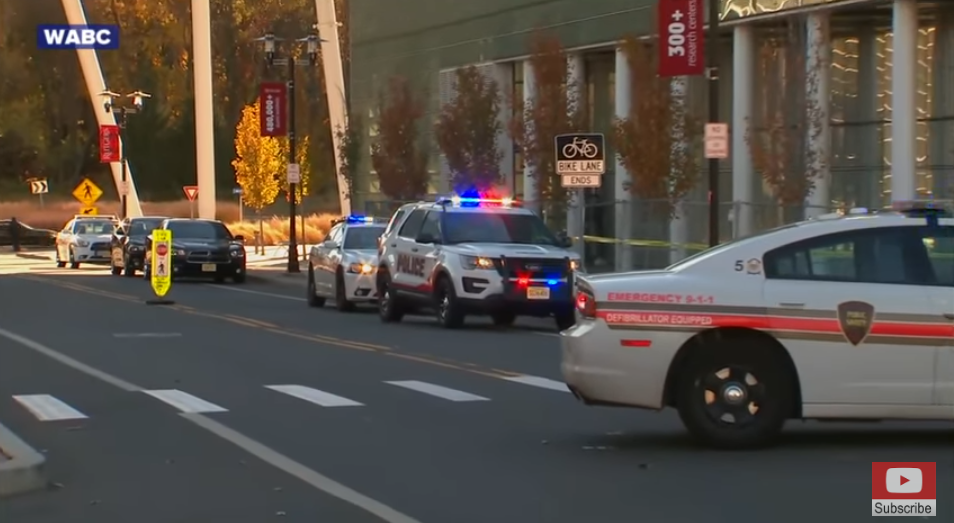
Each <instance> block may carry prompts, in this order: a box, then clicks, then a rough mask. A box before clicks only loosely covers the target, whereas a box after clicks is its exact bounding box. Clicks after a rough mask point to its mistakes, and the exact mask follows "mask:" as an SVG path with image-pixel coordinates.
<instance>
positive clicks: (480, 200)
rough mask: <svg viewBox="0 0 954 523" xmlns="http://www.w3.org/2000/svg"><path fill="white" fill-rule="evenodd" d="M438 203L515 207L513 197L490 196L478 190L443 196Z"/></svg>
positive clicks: (458, 205)
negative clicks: (448, 196) (447, 196)
mask: <svg viewBox="0 0 954 523" xmlns="http://www.w3.org/2000/svg"><path fill="white" fill-rule="evenodd" d="M437 203H440V204H443V205H446V204H448V203H449V204H451V205H453V206H454V207H513V205H514V203H515V202H514V201H513V198H488V197H486V196H483V195H481V194H480V193H477V192H465V193H463V194H461V195H455V196H451V197H450V198H441V199H439V200H438V201H437Z"/></svg>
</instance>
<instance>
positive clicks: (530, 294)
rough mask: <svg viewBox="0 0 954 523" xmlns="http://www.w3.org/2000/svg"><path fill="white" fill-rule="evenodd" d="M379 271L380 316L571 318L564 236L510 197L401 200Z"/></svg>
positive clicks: (569, 321)
mask: <svg viewBox="0 0 954 523" xmlns="http://www.w3.org/2000/svg"><path fill="white" fill-rule="evenodd" d="M381 242H382V243H381V248H380V249H379V258H380V262H379V267H378V273H377V288H378V293H379V295H380V299H379V300H378V304H379V311H380V315H381V319H382V320H383V321H384V322H396V321H400V320H401V318H402V317H403V316H404V314H405V313H407V312H409V311H413V310H414V309H418V308H423V309H434V310H435V311H436V315H437V319H438V321H439V322H440V323H441V325H443V326H444V327H447V328H456V327H460V326H461V325H462V324H463V323H464V318H465V316H466V315H468V314H482V315H483V314H487V315H490V317H491V318H492V319H493V321H494V323H495V324H497V325H509V324H511V323H513V321H514V319H515V318H516V317H517V316H518V315H529V316H539V317H547V316H552V317H554V318H555V319H556V323H557V326H558V327H559V328H560V329H566V328H568V327H570V326H571V325H573V323H574V321H575V317H574V308H573V303H574V302H573V282H574V279H573V278H574V270H575V269H576V268H577V265H578V263H579V262H578V258H577V255H576V254H574V253H572V252H570V251H569V250H567V248H568V247H569V241H568V240H566V239H565V238H563V239H559V238H557V236H556V235H554V234H553V233H552V232H551V231H550V230H549V229H548V228H547V226H546V225H545V224H544V223H543V220H541V219H540V218H539V217H538V216H537V215H536V214H534V213H532V212H531V211H529V210H527V209H524V208H521V207H519V205H517V204H515V202H513V200H511V199H508V198H500V199H495V198H479V197H474V198H470V197H452V198H442V199H440V200H438V201H436V202H421V203H416V204H409V205H405V206H404V207H402V208H401V209H399V210H398V212H397V213H395V215H394V217H393V218H392V220H391V223H390V224H389V225H388V232H387V234H385V236H384V237H383V238H382V240H381Z"/></svg>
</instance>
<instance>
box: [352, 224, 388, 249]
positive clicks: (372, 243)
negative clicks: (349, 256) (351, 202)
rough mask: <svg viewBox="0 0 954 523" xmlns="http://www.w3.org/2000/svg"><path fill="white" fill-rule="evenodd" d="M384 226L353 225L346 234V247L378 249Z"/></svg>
mask: <svg viewBox="0 0 954 523" xmlns="http://www.w3.org/2000/svg"><path fill="white" fill-rule="evenodd" d="M382 234H384V227H351V228H349V229H348V234H347V235H346V236H345V240H344V248H345V249H377V248H378V238H380V237H381V235H382Z"/></svg>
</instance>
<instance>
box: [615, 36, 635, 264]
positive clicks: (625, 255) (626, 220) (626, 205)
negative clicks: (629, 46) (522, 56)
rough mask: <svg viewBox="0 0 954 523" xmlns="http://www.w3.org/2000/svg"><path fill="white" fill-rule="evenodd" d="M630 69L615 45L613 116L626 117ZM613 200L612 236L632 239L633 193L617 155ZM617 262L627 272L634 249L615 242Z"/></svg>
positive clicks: (624, 54) (627, 113)
mask: <svg viewBox="0 0 954 523" xmlns="http://www.w3.org/2000/svg"><path fill="white" fill-rule="evenodd" d="M629 75H630V71H629V61H627V59H626V52H625V51H624V50H623V49H622V48H620V47H617V48H616V72H615V74H614V78H615V85H614V96H613V100H614V105H615V107H614V108H613V114H614V116H616V118H626V117H628V116H629V108H630V104H631V103H632V100H630V99H629V93H630V77H629ZM613 199H614V200H615V202H616V205H615V207H616V215H615V218H614V220H615V223H614V227H613V231H614V234H613V235H614V236H615V237H616V239H617V240H621V241H625V240H629V239H631V236H632V230H633V220H632V206H631V203H632V199H633V197H632V193H630V192H629V173H628V172H627V171H626V167H623V163H622V161H621V160H620V157H619V156H618V155H617V156H616V165H615V166H614V169H613ZM615 258H616V265H615V269H616V270H617V271H628V270H631V269H632V267H633V250H632V249H631V248H630V247H629V246H627V245H625V244H622V243H618V244H616V256H615Z"/></svg>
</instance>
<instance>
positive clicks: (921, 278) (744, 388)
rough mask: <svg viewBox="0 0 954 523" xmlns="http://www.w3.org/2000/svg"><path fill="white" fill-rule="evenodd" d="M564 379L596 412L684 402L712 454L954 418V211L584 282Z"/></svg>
mask: <svg viewBox="0 0 954 523" xmlns="http://www.w3.org/2000/svg"><path fill="white" fill-rule="evenodd" d="M578 286H579V293H578V296H577V308H578V310H579V313H580V320H579V322H578V323H577V325H576V326H574V327H573V328H571V329H569V330H567V331H565V332H563V333H562V334H561V343H562V346H563V354H562V371H563V375H564V378H565V381H566V383H567V385H568V386H569V388H570V390H571V392H573V393H574V395H575V396H576V397H577V398H578V399H579V400H582V401H583V402H584V403H586V404H589V405H615V406H629V407H639V408H646V409H662V408H665V407H674V408H675V409H677V410H678V412H679V415H680V417H681V419H682V421H683V423H684V425H685V426H686V428H687V429H688V430H689V431H690V433H691V434H692V435H694V436H695V437H696V438H697V439H699V440H701V441H703V442H705V443H708V444H710V445H713V446H717V447H723V448H741V447H752V446H759V445H766V444H769V443H771V442H772V441H773V440H774V439H775V438H776V436H778V434H779V433H780V431H781V429H782V427H783V425H784V423H785V422H786V420H788V419H855V420H882V419H918V420H951V419H954V218H951V217H950V214H949V213H946V212H945V211H942V210H941V209H940V208H939V207H935V206H933V205H926V204H912V203H910V202H908V203H907V204H906V205H902V206H899V207H897V208H896V210H895V211H892V212H869V211H867V210H865V209H857V210H852V211H850V212H849V213H847V214H844V215H838V216H826V217H822V218H820V219H815V220H811V221H805V222H801V223H797V224H793V225H788V226H784V227H781V228H778V229H774V230H771V231H767V232H764V233H761V234H757V235H754V236H751V237H748V238H744V239H739V240H737V241H733V242H730V243H726V244H724V245H720V246H718V247H714V248H712V249H709V250H707V251H704V252H702V253H699V254H698V255H696V256H693V257H690V258H687V259H685V260H683V261H681V262H679V263H677V264H675V265H672V266H671V267H669V268H667V269H665V270H660V271H646V272H630V273H619V274H604V275H598V276H587V277H581V278H580V281H579V282H578Z"/></svg>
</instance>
